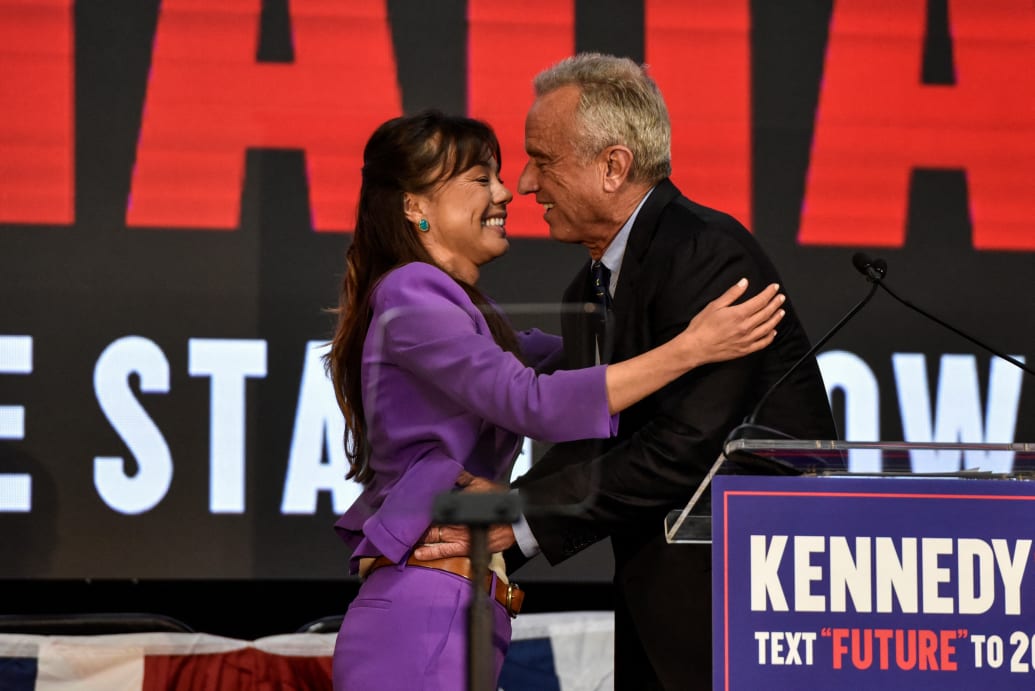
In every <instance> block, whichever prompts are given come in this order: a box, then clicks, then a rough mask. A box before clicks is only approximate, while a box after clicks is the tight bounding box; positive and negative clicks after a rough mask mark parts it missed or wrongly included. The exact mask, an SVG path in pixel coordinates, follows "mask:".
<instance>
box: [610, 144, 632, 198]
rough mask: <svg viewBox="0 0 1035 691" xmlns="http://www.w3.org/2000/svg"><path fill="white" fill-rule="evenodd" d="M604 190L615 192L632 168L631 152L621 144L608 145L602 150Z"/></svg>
mask: <svg viewBox="0 0 1035 691" xmlns="http://www.w3.org/2000/svg"><path fill="white" fill-rule="evenodd" d="M603 156H604V159H603V163H604V191H605V192H615V191H617V190H618V189H619V188H621V186H622V185H623V184H625V181H626V180H628V178H629V171H631V170H632V164H633V153H632V151H631V150H630V149H629V148H628V147H625V146H622V145H621V144H615V145H613V146H609V147H607V148H606V149H604V151H603Z"/></svg>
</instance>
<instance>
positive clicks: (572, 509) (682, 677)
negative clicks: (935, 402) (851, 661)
mask: <svg viewBox="0 0 1035 691" xmlns="http://www.w3.org/2000/svg"><path fill="white" fill-rule="evenodd" d="M534 85H535V92H536V99H535V102H534V103H533V105H532V106H531V108H530V110H529V112H528V115H527V118H526V121H525V149H526V152H527V154H528V158H529V160H528V163H527V164H526V165H525V168H524V170H523V171H522V173H521V177H520V178H519V180H518V192H519V193H521V194H533V195H535V199H536V201H537V202H538V203H539V204H541V205H542V206H543V208H544V209H545V213H544V218H545V220H546V222H547V224H548V225H549V227H550V235H551V237H553V238H554V239H555V240H559V241H561V242H567V243H579V244H582V245H584V246H585V247H586V248H587V249H588V250H589V255H590V258H591V261H590V262H587V264H586V265H585V266H584V267H583V268H582V269H581V270H580V271H579V273H578V274H577V275H576V276H575V278H574V280H573V281H572V282H571V284H570V285H569V286H568V288H567V290H566V291H565V293H564V302H565V303H581V304H585V303H588V302H592V301H593V300H594V292H595V286H594V285H593V284H592V282H591V266H592V264H593V262H597V261H600V262H602V263H603V264H604V266H606V267H607V269H608V270H609V271H610V279H609V282H608V287H609V288H610V293H611V297H610V312H611V313H610V315H609V317H608V320H607V325H606V335H605V336H604V337H603V338H598V336H597V333H596V331H595V328H594V327H595V324H594V322H593V319H594V315H593V314H587V313H586V312H585V311H579V310H568V311H566V312H565V314H564V315H563V316H562V332H563V336H564V349H565V355H566V366H567V367H583V366H587V365H592V364H594V362H595V360H596V359H597V358H598V357H599V359H600V360H601V361H604V362H619V361H622V360H624V359H626V358H629V357H632V356H634V355H636V354H638V353H642V352H644V351H645V350H647V349H649V348H651V347H653V346H655V345H657V344H659V343H662V342H664V341H666V340H668V339H669V338H671V337H672V336H673V335H675V334H676V333H678V332H679V331H680V330H681V329H683V328H684V327H685V326H686V324H687V323H688V322H689V321H690V319H691V318H692V317H693V316H694V315H695V314H696V313H697V312H699V311H700V310H701V309H702V308H703V307H704V306H705V305H707V304H708V302H709V301H711V300H713V299H714V298H715V297H717V296H718V295H719V294H720V293H721V292H722V291H723V290H724V289H725V287H727V286H729V285H731V284H733V283H734V282H735V281H736V280H737V279H738V278H740V277H742V276H743V277H747V279H748V281H749V285H750V286H752V287H753V290H752V292H757V291H758V290H760V289H761V288H762V287H763V286H766V285H768V284H770V283H780V282H781V281H780V278H779V276H778V274H777V271H776V269H775V268H774V267H773V265H772V264H771V262H770V261H769V260H768V258H767V257H766V255H765V253H764V252H763V251H762V249H761V247H760V246H759V244H758V242H757V241H756V240H755V238H754V237H753V236H752V235H751V234H750V233H749V232H748V231H747V230H746V229H745V228H744V227H743V226H742V225H741V224H740V223H739V222H738V221H737V220H735V219H734V218H732V217H730V216H729V215H727V214H724V213H722V212H720V211H716V210H714V209H709V208H707V207H704V206H701V205H699V204H696V203H694V202H692V201H690V200H689V199H687V198H686V197H684V196H683V195H682V194H681V193H680V192H679V190H678V189H676V187H675V185H673V184H672V182H671V181H670V180H669V179H668V176H669V175H670V172H671V162H670V139H671V130H670V124H669V119H668V112H667V108H666V106H665V103H664V99H663V97H662V95H661V93H660V91H659V90H658V88H657V86H656V84H655V83H654V81H653V80H652V79H651V78H650V77H649V76H648V75H647V73H646V71H645V70H644V69H643V68H641V67H640V66H639V65H637V64H636V63H635V62H633V61H631V60H628V59H625V58H616V57H612V56H606V55H600V54H580V55H576V56H574V57H571V58H568V59H566V60H563V61H561V62H560V63H558V64H556V65H554V66H553V67H551V68H549V69H547V70H545V71H543V72H542V73H540V74H539V75H538V76H537V77H536V79H535V82H534ZM604 280H605V281H607V280H608V279H607V278H606V274H605V279H604ZM784 307H785V309H786V310H787V315H786V316H785V317H784V319H783V321H782V322H781V323H780V325H779V326H778V327H777V332H778V333H777V337H776V340H775V341H774V343H773V344H772V345H771V346H769V347H768V348H765V349H763V350H762V351H760V352H758V353H755V354H752V355H749V356H747V357H744V358H741V359H739V360H733V361H730V362H725V363H721V364H715V365H708V366H706V367H701V368H698V369H695V370H693V371H691V372H690V373H688V374H686V375H684V376H683V377H681V378H680V379H678V380H677V381H675V382H673V383H672V384H670V385H668V386H667V387H666V388H664V389H662V390H661V391H659V392H658V393H656V394H654V395H653V396H650V397H649V398H647V399H645V400H643V401H642V402H640V403H639V404H637V405H635V406H633V407H631V408H629V409H628V410H626V411H625V412H623V413H622V415H621V418H620V422H619V431H618V436H617V437H616V438H613V439H610V440H606V441H595V440H594V441H586V442H572V443H563V444H557V445H555V446H553V447H552V448H550V449H549V450H548V451H547V453H546V454H545V455H544V456H543V458H541V459H540V460H539V461H538V462H537V463H536V464H535V465H534V466H533V467H532V468H531V470H530V471H529V472H528V473H526V474H525V475H524V476H522V477H521V478H520V479H519V480H518V481H516V482H515V484H514V487H516V488H517V489H518V491H519V492H520V494H521V497H522V500H523V503H524V506H525V519H524V520H523V521H521V522H520V523H519V524H517V525H515V526H514V527H513V528H512V527H511V526H505V527H501V528H498V529H494V530H493V533H492V535H491V536H490V547H491V548H493V549H496V548H502V547H505V546H507V545H509V544H510V542H511V540H512V539H514V538H512V537H511V536H510V533H511V531H513V532H514V533H515V535H516V539H517V543H518V547H519V548H520V552H521V555H519V556H518V557H517V559H514V558H512V556H514V555H517V548H513V549H510V550H509V551H508V554H507V556H508V567H509V570H513V569H514V568H516V567H517V566H518V565H520V563H522V560H523V559H526V558H528V557H530V556H532V555H534V554H536V553H538V552H541V553H542V554H544V555H545V556H546V558H547V559H548V560H549V562H550V563H551V564H556V563H558V562H560V561H563V560H564V559H567V558H568V557H571V556H572V555H574V554H576V553H578V552H579V551H581V550H583V549H585V548H586V547H588V546H589V545H591V544H593V543H595V542H597V541H599V540H601V539H604V538H607V537H610V538H611V543H612V547H613V549H614V558H615V574H614V583H615V594H616V607H615V688H616V689H619V690H622V689H630V690H632V689H635V690H636V691H642V690H644V689H668V690H673V691H686V690H687V689H710V688H711V663H712V659H711V554H710V547H709V546H708V545H687V544H675V545H673V544H668V543H667V542H666V540H665V537H664V531H663V519H664V517H665V515H666V514H667V513H668V512H669V511H670V510H672V509H676V508H681V507H683V506H685V504H686V502H687V501H688V499H689V498H690V496H691V495H692V494H693V491H694V489H695V488H696V487H697V486H698V485H699V484H700V482H701V481H702V480H703V478H704V475H705V474H706V473H707V471H708V469H709V467H710V466H711V465H712V463H713V462H714V461H715V459H716V458H717V457H718V456H719V454H720V452H721V450H722V445H723V442H724V440H725V439H726V438H727V435H728V434H729V433H730V432H731V430H733V429H734V428H735V427H736V426H737V425H738V424H739V423H740V422H741V421H742V420H743V419H744V418H745V417H746V416H747V415H748V414H749V413H750V412H751V410H752V408H753V407H754V406H755V405H756V403H757V402H758V401H759V399H760V398H761V396H762V395H763V393H764V392H765V391H766V390H767V389H768V388H769V387H770V386H771V385H772V384H773V382H775V381H776V380H777V379H778V378H779V377H780V376H781V375H783V374H784V373H785V372H786V371H787V370H788V369H790V368H791V366H792V365H793V364H794V363H795V362H797V361H798V360H799V359H800V358H801V356H802V355H804V354H805V352H806V351H807V350H808V349H809V345H810V344H809V340H808V337H807V335H806V334H805V331H804V329H803V328H802V326H801V323H800V322H799V320H798V318H797V316H796V315H795V312H794V308H793V305H792V303H791V301H790V300H788V301H787V302H786V303H785V305H784ZM759 417H760V420H762V421H763V422H764V423H765V424H766V425H767V426H768V427H771V428H775V429H777V430H780V431H782V432H783V433H786V434H787V435H790V436H793V437H797V438H817V439H834V438H836V429H835V425H834V421H833V416H832V414H831V411H830V406H829V402H828V400H827V396H826V390H825V387H824V385H823V381H822V378H821V376H820V372H819V368H818V366H817V364H816V362H815V359H812V360H810V361H807V362H805V363H802V365H801V366H799V367H798V369H797V370H796V372H795V374H794V375H793V376H791V377H790V378H788V379H787V380H786V381H785V382H784V383H783V384H781V386H780V387H779V388H778V389H777V390H776V391H775V392H774V393H773V395H772V397H771V398H770V399H769V400H768V401H767V403H766V404H765V406H764V408H763V409H762V411H761V414H760V416H759ZM766 436H772V435H766ZM476 484H477V483H476ZM454 535H455V533H454V532H453V531H452V530H447V536H448V537H449V538H453V536H454ZM443 539H445V538H443ZM456 539H458V540H461V542H462V538H459V537H456ZM462 549H465V547H464V546H462V545H461V544H460V543H453V544H450V545H441V546H437V547H431V548H427V547H425V548H421V549H420V550H418V556H421V557H422V558H429V557H439V556H449V555H455V554H458V553H461V551H462Z"/></svg>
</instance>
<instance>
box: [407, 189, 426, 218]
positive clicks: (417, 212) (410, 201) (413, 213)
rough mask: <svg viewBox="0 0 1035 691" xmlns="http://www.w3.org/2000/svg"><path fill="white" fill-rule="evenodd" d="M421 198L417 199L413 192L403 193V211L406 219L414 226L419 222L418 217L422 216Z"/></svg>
mask: <svg viewBox="0 0 1035 691" xmlns="http://www.w3.org/2000/svg"><path fill="white" fill-rule="evenodd" d="M420 205H421V200H420V199H418V198H417V197H416V196H415V194H411V193H409V192H406V193H405V194H403V213H404V214H405V215H406V219H407V220H409V221H410V222H411V223H413V224H414V226H416V224H417V223H419V222H420V219H421V218H423V217H424V214H423V211H421V206H420Z"/></svg>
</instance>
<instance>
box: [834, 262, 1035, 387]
mask: <svg viewBox="0 0 1035 691" xmlns="http://www.w3.org/2000/svg"><path fill="white" fill-rule="evenodd" d="M852 264H854V265H855V268H856V269H858V270H859V273H861V274H863V275H864V276H866V277H867V280H869V281H870V282H872V283H873V284H874V285H875V286H879V287H880V288H882V289H883V290H884V292H885V293H887V294H888V295H890V296H891V297H893V298H895V299H896V300H898V301H899V302H901V303H902V304H903V305H905V306H906V307H908V308H909V309H911V310H913V311H915V312H919V313H920V314H922V315H923V316H925V317H927V318H928V319H930V320H931V321H933V322H934V323H936V324H938V325H940V326H944V327H945V328H946V329H948V330H949V331H951V332H953V333H954V334H956V335H957V336H962V337H963V338H965V339H967V340H968V341H970V342H971V343H973V344H974V345H976V346H977V347H979V348H981V349H983V350H985V351H986V352H989V353H991V354H992V355H995V356H996V357H999V358H1002V359H1003V360H1006V361H1007V362H1009V363H1010V364H1011V365H1014V366H1015V367H1019V368H1021V369H1022V370H1024V371H1025V372H1027V373H1028V374H1031V375H1035V370H1033V369H1032V368H1030V367H1028V366H1027V365H1025V364H1024V363H1023V362H1021V361H1020V360H1017V359H1016V358H1013V357H1010V356H1009V355H1007V354H1006V353H1003V352H1000V351H999V350H996V349H995V348H993V347H992V346H990V345H988V344H987V343H983V342H981V341H979V340H978V339H976V338H974V337H973V336H971V335H969V334H966V333H964V332H963V331H961V330H960V329H958V328H956V327H955V326H953V325H951V324H948V323H946V322H944V321H942V320H941V319H939V318H938V317H936V316H934V315H933V314H930V313H928V312H925V311H924V310H922V309H920V308H919V307H917V306H916V305H914V304H913V303H911V302H909V301H908V300H905V299H903V298H901V297H899V296H898V295H897V294H896V293H895V291H893V290H892V289H891V288H889V287H888V286H887V284H886V283H884V280H883V279H884V275H885V274H886V273H887V271H888V263H887V262H885V261H884V260H883V259H871V258H870V257H868V256H866V255H865V254H863V253H862V252H856V253H855V255H853V256H852ZM875 275H879V277H878V278H875Z"/></svg>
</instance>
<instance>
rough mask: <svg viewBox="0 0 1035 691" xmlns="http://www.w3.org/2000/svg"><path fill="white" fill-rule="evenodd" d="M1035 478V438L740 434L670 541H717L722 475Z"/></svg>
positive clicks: (681, 514) (672, 529)
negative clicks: (715, 512) (717, 485)
mask: <svg viewBox="0 0 1035 691" xmlns="http://www.w3.org/2000/svg"><path fill="white" fill-rule="evenodd" d="M723 474H731V475H806V476H807V475H812V476H821V475H822V476H833V475H850V476H853V477H864V476H880V477H896V476H916V477H974V478H986V479H995V478H1002V479H1033V478H1035V443H1028V442H1017V443H1002V444H969V443H960V444H953V443H942V442H929V443H923V442H921V443H916V442H904V441H887V442H848V441H830V440H818V439H812V440H801V439H734V440H732V441H729V442H727V443H726V445H725V447H724V448H723V450H722V453H721V454H719V457H718V458H717V459H716V460H715V463H713V464H712V467H711V469H710V470H709V472H708V474H707V475H706V476H705V478H704V480H703V481H702V482H701V484H700V486H698V488H697V489H696V490H695V492H694V494H693V496H692V497H690V501H688V502H687V504H686V506H685V507H683V508H682V509H676V510H674V511H671V512H669V514H668V516H666V517H665V539H666V540H667V541H668V542H669V543H708V542H711V541H712V517H711V500H710V493H709V492H708V491H707V490H708V488H709V486H710V485H711V482H712V478H714V477H715V476H716V475H723Z"/></svg>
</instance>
